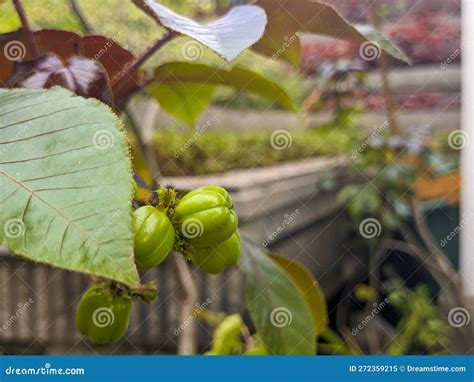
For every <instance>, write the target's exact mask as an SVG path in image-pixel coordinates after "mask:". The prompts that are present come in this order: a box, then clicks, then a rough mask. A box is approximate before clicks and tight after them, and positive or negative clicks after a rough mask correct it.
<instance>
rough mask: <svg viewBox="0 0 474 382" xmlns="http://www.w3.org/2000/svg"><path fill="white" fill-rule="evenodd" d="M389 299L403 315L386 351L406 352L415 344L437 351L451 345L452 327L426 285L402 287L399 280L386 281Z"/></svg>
mask: <svg viewBox="0 0 474 382" xmlns="http://www.w3.org/2000/svg"><path fill="white" fill-rule="evenodd" d="M387 289H388V299H389V301H390V304H392V305H393V306H394V307H395V308H396V309H397V310H398V311H399V312H400V314H401V318H400V320H399V321H398V324H397V327H396V333H397V335H396V336H395V337H394V338H393V339H392V340H391V341H390V343H389V344H388V347H387V353H388V354H390V355H401V354H407V353H408V352H409V351H410V350H412V347H413V346H415V347H418V348H421V349H422V351H423V352H428V353H429V354H435V353H438V352H440V351H443V349H445V348H446V346H447V344H448V334H449V326H448V325H447V324H446V322H445V321H444V320H443V318H442V316H441V314H440V312H439V310H438V308H437V307H436V305H435V303H434V302H433V299H432V297H431V296H430V293H429V291H428V288H427V287H426V286H425V285H419V286H417V287H416V288H415V289H413V290H412V289H408V288H406V287H404V286H403V284H402V283H401V282H400V280H393V281H392V282H390V283H388V284H387Z"/></svg>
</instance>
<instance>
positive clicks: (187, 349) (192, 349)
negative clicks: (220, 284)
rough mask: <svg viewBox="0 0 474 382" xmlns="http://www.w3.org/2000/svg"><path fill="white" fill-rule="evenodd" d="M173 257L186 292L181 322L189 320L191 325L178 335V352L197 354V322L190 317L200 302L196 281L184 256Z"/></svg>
mask: <svg viewBox="0 0 474 382" xmlns="http://www.w3.org/2000/svg"><path fill="white" fill-rule="evenodd" d="M173 259H174V261H175V265H176V268H177V271H178V276H179V278H180V281H181V285H182V286H183V289H184V294H185V296H184V299H183V307H182V309H181V315H180V322H181V323H183V322H189V325H187V326H185V327H184V328H183V331H182V332H181V334H180V335H179V337H178V354H179V355H192V354H197V352H198V342H197V338H198V337H197V334H198V332H197V325H196V324H197V322H196V320H189V318H190V317H192V316H193V313H194V308H195V307H196V305H197V303H198V294H197V290H196V283H195V282H194V279H193V276H192V274H191V272H190V270H189V267H188V264H186V260H184V258H183V256H181V255H180V254H177V255H176V256H173Z"/></svg>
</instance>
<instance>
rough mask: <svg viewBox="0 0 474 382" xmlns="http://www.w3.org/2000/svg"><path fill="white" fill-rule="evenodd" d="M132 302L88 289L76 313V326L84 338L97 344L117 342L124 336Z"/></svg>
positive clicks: (124, 297)
mask: <svg viewBox="0 0 474 382" xmlns="http://www.w3.org/2000/svg"><path fill="white" fill-rule="evenodd" d="M131 311H132V300H131V299H130V298H129V297H126V296H112V294H109V293H106V292H104V291H102V290H100V289H99V288H98V287H96V286H93V287H90V288H89V289H88V290H87V291H86V293H84V295H83V296H82V298H81V301H80V302H79V305H78V307H77V311H76V326H77V329H78V331H79V333H81V334H82V335H84V336H87V337H89V338H90V339H91V340H92V341H93V342H95V343H98V344H107V343H112V342H117V341H118V340H119V339H120V338H122V337H123V336H124V335H125V332H126V331H127V328H128V324H129V322H130V314H131Z"/></svg>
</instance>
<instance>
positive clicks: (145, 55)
mask: <svg viewBox="0 0 474 382" xmlns="http://www.w3.org/2000/svg"><path fill="white" fill-rule="evenodd" d="M175 36H176V33H175V32H172V31H170V32H167V33H166V34H165V35H164V36H163V37H161V38H159V39H158V40H156V41H154V42H153V44H151V45H150V46H149V47H148V48H146V49H145V50H144V51H143V52H142V53H141V54H140V55H139V56H138V57H137V58H136V59H135V60H133V61H132V62H131V63H129V64H128V66H127V67H125V68H124V70H122V71H121V72H120V74H119V75H118V76H117V77H115V78H113V79H112V83H111V87H112V88H115V90H117V88H119V87H120V83H121V81H122V80H123V79H124V78H127V77H129V76H130V75H131V73H133V72H134V71H136V70H137V69H139V68H140V67H142V65H143V64H144V63H145V62H146V61H147V60H148V59H149V58H150V57H151V56H152V55H153V54H155V53H156V52H157V51H158V50H159V49H160V48H161V47H162V46H163V45H164V44H166V43H167V42H168V41H170V40H171V39H172V38H174V37H175Z"/></svg>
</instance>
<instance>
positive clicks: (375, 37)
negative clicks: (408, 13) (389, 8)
mask: <svg viewBox="0 0 474 382" xmlns="http://www.w3.org/2000/svg"><path fill="white" fill-rule="evenodd" d="M257 4H258V5H259V6H261V7H262V8H263V9H265V11H266V13H267V15H268V25H267V28H266V29H265V35H264V36H263V38H262V39H261V40H260V41H259V42H258V43H257V44H255V46H254V47H253V49H254V50H256V51H257V52H259V53H262V54H264V55H267V56H270V57H275V58H277V59H282V60H285V61H288V62H289V63H291V64H294V65H299V63H300V42H299V37H300V35H299V34H300V33H312V34H321V35H325V36H329V37H334V38H337V39H341V40H348V41H354V42H357V43H361V44H362V43H366V42H371V43H372V45H373V46H372V49H373V48H374V46H375V49H378V48H379V49H380V53H381V50H383V51H385V52H386V53H388V54H389V55H391V56H393V57H395V58H398V59H399V60H402V61H405V62H408V63H409V59H408V58H407V56H406V55H405V54H404V53H403V52H402V51H401V50H400V49H399V48H398V47H397V46H396V45H395V44H394V43H393V42H392V41H390V40H389V39H388V38H387V37H385V36H384V35H383V34H382V33H380V32H378V31H377V30H375V29H374V28H372V27H370V26H367V25H352V24H351V23H349V22H348V21H346V20H345V19H344V18H343V17H342V16H341V15H340V14H339V13H338V12H337V11H336V10H335V9H334V8H333V7H332V6H330V5H328V4H325V3H322V2H319V1H316V0H314V1H308V0H279V1H278V6H276V4H275V0H258V1H257ZM367 49H368V48H367ZM376 53H377V52H376ZM371 54H373V53H371Z"/></svg>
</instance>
